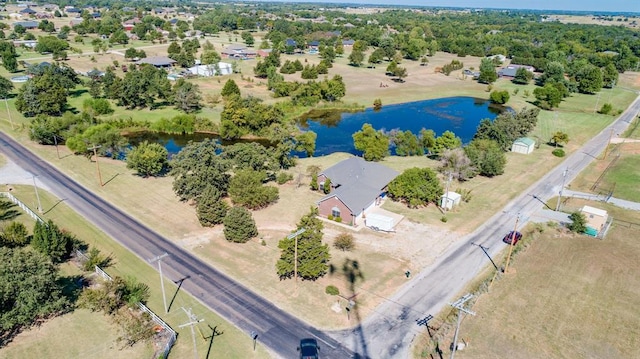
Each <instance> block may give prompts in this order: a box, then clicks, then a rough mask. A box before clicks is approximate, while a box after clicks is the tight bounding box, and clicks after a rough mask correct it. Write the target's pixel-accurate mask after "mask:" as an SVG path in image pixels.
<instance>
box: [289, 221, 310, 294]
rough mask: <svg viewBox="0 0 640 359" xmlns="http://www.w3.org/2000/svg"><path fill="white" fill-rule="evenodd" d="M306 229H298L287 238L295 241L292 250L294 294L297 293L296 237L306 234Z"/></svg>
mask: <svg viewBox="0 0 640 359" xmlns="http://www.w3.org/2000/svg"><path fill="white" fill-rule="evenodd" d="M306 231H307V229H306V228H300V229H299V230H297V231H296V232H294V233H291V234H289V235H288V236H287V239H292V238H293V239H295V250H294V255H293V256H294V259H293V279H294V280H295V283H296V293H298V236H299V235H301V234H302V233H304V232H306Z"/></svg>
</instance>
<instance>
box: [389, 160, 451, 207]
mask: <svg viewBox="0 0 640 359" xmlns="http://www.w3.org/2000/svg"><path fill="white" fill-rule="evenodd" d="M442 193H443V190H442V185H440V181H439V180H438V176H437V175H436V173H435V172H434V171H433V170H432V169H430V168H418V167H414V168H409V169H407V170H405V171H404V172H402V174H400V175H399V176H398V177H396V178H395V179H394V180H393V181H391V183H389V196H390V197H391V198H393V199H394V200H396V201H401V202H404V203H406V204H407V205H408V206H409V207H412V208H416V207H420V206H426V205H428V204H429V203H437V201H438V200H439V199H440V196H442Z"/></svg>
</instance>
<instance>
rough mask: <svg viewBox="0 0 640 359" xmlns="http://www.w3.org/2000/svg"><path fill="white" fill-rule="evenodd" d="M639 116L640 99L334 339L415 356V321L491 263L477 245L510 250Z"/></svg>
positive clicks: (382, 353) (378, 353)
mask: <svg viewBox="0 0 640 359" xmlns="http://www.w3.org/2000/svg"><path fill="white" fill-rule="evenodd" d="M639 112H640V97H639V98H637V99H636V100H635V101H634V102H633V104H632V105H631V106H630V107H629V108H628V109H627V111H625V112H624V113H623V114H622V115H621V116H620V117H619V118H618V119H617V120H616V121H615V122H614V123H612V124H611V125H610V126H609V127H607V128H606V129H604V130H603V131H602V132H601V133H599V134H598V135H597V136H595V137H594V138H593V139H591V140H590V141H589V142H587V143H586V144H585V145H584V146H583V147H582V148H581V149H580V150H579V151H576V152H575V153H574V154H572V155H571V156H569V157H567V159H566V160H565V161H564V162H563V163H562V164H560V165H558V166H557V167H556V168H555V169H553V170H552V171H551V172H549V173H548V174H547V175H545V176H544V177H543V178H542V179H540V180H539V181H537V182H536V183H534V184H533V185H531V186H530V187H529V188H528V189H527V190H525V191H524V192H523V193H522V194H521V195H520V196H518V197H517V198H516V199H514V200H513V201H511V202H510V203H509V204H507V205H506V206H505V207H504V208H503V210H502V211H500V212H499V213H497V214H496V215H494V216H493V217H491V219H489V220H488V221H487V222H486V223H485V224H484V225H483V226H481V227H480V228H478V229H477V230H476V231H475V232H473V233H472V234H470V235H468V236H466V237H465V238H461V239H460V240H459V241H458V242H457V243H456V244H454V246H452V248H451V249H450V250H449V251H448V253H446V254H445V255H443V256H441V257H440V258H439V260H438V261H437V262H436V263H434V264H433V265H431V266H430V267H428V268H426V269H425V270H424V271H423V272H422V273H420V274H419V275H418V276H417V277H416V278H414V279H413V280H412V281H411V282H409V283H407V285H405V286H404V287H403V288H401V289H400V290H399V291H398V292H397V293H396V294H395V295H394V296H393V297H392V298H389V300H386V301H385V302H384V303H382V304H381V305H380V306H379V307H378V308H377V309H376V312H375V314H373V315H371V316H369V317H368V318H367V319H366V320H364V322H363V323H362V325H361V326H359V327H357V328H356V329H355V330H350V331H342V332H338V333H334V334H333V335H334V336H335V337H336V339H338V340H339V341H341V342H343V343H345V345H349V347H350V348H351V349H353V350H357V351H358V352H359V353H362V354H364V355H369V356H371V357H372V358H409V357H410V352H409V349H410V344H411V342H412V340H413V339H414V337H415V335H416V334H417V333H419V332H420V331H421V330H424V327H418V326H417V324H416V322H415V320H416V319H419V318H424V317H425V316H426V315H427V314H436V313H438V312H439V311H440V310H442V309H443V308H444V307H445V306H446V305H448V303H450V302H453V301H455V300H456V299H457V298H456V296H457V295H460V294H464V293H460V291H461V290H462V289H463V288H464V286H465V285H466V284H467V283H469V282H470V281H471V280H472V279H473V278H475V276H476V275H477V274H478V272H479V271H480V270H481V269H482V268H484V266H486V265H490V261H489V258H488V257H487V255H486V254H485V253H484V252H483V250H482V249H481V248H480V247H479V246H477V245H473V244H474V243H475V244H481V245H483V246H484V247H489V248H488V250H487V252H488V253H489V255H491V256H492V257H493V256H495V255H496V254H498V253H499V252H500V250H501V249H503V248H504V245H503V244H502V241H501V240H502V237H503V236H504V235H505V234H506V233H507V232H508V231H509V230H512V229H513V227H514V226H515V222H516V218H517V217H518V214H519V215H520V221H519V225H518V227H521V226H524V225H525V223H526V222H528V220H529V218H530V217H531V216H532V214H533V213H535V212H536V211H537V210H539V209H541V208H542V207H543V206H544V204H543V203H544V202H546V201H547V200H548V199H550V198H551V197H554V196H557V195H558V192H559V190H560V187H561V185H562V182H563V173H564V171H565V169H568V170H569V171H568V173H567V176H566V178H565V182H566V183H567V184H568V183H570V182H571V181H572V180H573V179H574V178H575V177H576V176H577V175H578V174H579V173H580V172H581V171H582V170H583V169H585V168H586V167H587V165H588V164H589V163H590V162H591V161H593V160H594V159H595V158H596V157H597V156H598V155H599V154H600V153H602V151H603V150H604V148H605V146H606V145H607V143H608V141H609V138H610V137H611V135H612V134H613V135H614V136H617V135H618V134H622V133H623V132H624V130H625V129H626V128H627V127H628V126H629V124H630V123H631V122H632V121H633V118H634V117H635V116H636V115H637V114H638V113H639ZM503 180H505V181H506V180H508V179H507V178H504V179H503ZM443 344H446V345H448V344H449V343H443Z"/></svg>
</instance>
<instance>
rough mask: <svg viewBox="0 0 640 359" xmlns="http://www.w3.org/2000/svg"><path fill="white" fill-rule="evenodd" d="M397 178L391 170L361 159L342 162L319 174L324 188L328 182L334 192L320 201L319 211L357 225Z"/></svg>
mask: <svg viewBox="0 0 640 359" xmlns="http://www.w3.org/2000/svg"><path fill="white" fill-rule="evenodd" d="M397 176H398V172H396V171H394V170H392V169H391V168H389V167H386V166H383V165H381V164H379V163H376V162H367V161H365V160H363V159H362V158H360V157H351V158H348V159H346V160H344V161H341V162H339V163H337V164H335V165H334V166H331V167H329V168H327V169H326V170H324V171H323V172H321V173H320V174H319V175H318V184H319V185H320V187H321V188H322V187H323V186H324V183H325V181H326V180H327V179H328V180H329V181H330V183H331V192H330V193H329V194H328V195H326V196H324V197H323V198H322V199H320V200H319V201H318V202H317V205H318V212H319V214H320V215H321V216H324V217H329V216H330V215H331V216H333V217H334V218H336V217H340V218H341V219H342V223H346V224H351V225H356V224H357V223H358V222H359V221H360V220H362V218H363V215H364V214H365V213H366V212H367V210H369V209H371V208H373V207H375V205H376V204H378V203H379V201H380V198H383V197H384V196H385V195H386V188H387V185H388V184H389V182H391V181H392V180H393V179H394V178H396V177H397Z"/></svg>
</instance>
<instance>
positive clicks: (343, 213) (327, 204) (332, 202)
mask: <svg viewBox="0 0 640 359" xmlns="http://www.w3.org/2000/svg"><path fill="white" fill-rule="evenodd" d="M334 207H335V208H338V209H339V210H340V218H342V223H344V224H353V213H351V211H350V210H349V208H347V206H345V205H344V203H342V201H340V200H339V199H338V198H337V197H335V196H334V197H329V198H327V199H326V200H324V201H322V202H320V203H318V214H319V215H320V216H322V217H329V215H330V214H332V211H333V208H334Z"/></svg>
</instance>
